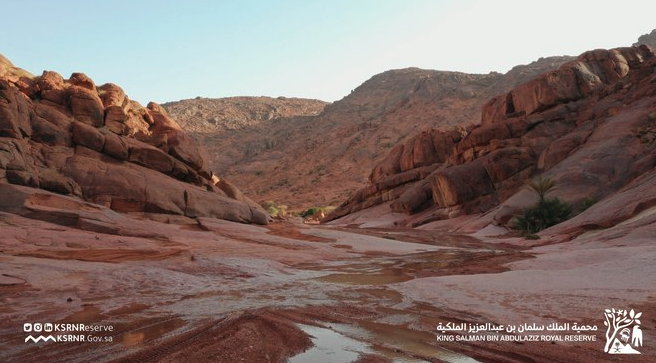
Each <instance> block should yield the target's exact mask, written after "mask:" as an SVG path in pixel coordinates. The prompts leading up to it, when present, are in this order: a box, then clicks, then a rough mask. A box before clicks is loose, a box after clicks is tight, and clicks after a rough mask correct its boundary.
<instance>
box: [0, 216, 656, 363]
mask: <svg viewBox="0 0 656 363" xmlns="http://www.w3.org/2000/svg"><path fill="white" fill-rule="evenodd" d="M135 223H137V222H135ZM143 226H144V230H140V231H135V233H134V235H133V236H125V235H120V236H119V235H106V234H98V233H91V232H87V231H81V230H75V229H70V228H66V227H61V226H55V225H49V224H47V223H44V222H35V221H32V220H28V219H24V218H20V217H16V216H10V215H5V216H3V225H2V229H3V234H2V236H0V250H1V251H2V253H0V275H1V276H2V278H1V279H0V314H1V315H2V317H3V319H2V321H3V322H2V324H1V325H0V360H2V361H3V362H4V361H7V362H28V363H29V362H44V361H48V362H89V361H93V362H205V361H212V362H240V361H243V362H286V361H288V360H289V361H290V362H292V363H299V362H310V361H317V360H319V361H329V360H330V359H334V360H335V361H349V362H351V361H357V362H361V363H365V362H369V363H372V362H373V363H377V362H458V363H465V362H476V361H478V362H559V361H562V362H604V361H614V358H616V356H611V355H607V354H605V353H604V352H603V340H604V337H603V335H604V332H603V331H601V330H599V331H597V332H596V334H597V342H578V343H570V342H556V343H551V342H525V343H517V342H494V343H491V342H438V341H437V336H438V332H437V330H436V326H437V325H438V324H439V323H443V322H465V323H473V324H478V323H486V322H493V323H496V324H509V323H512V324H521V323H522V322H528V323H532V322H538V323H545V322H549V321H553V320H556V321H558V322H563V321H567V322H575V321H576V322H579V323H582V324H596V325H598V326H600V327H603V309H604V308H605V307H611V306H613V307H617V308H621V307H627V308H634V309H637V310H639V311H642V312H643V314H644V317H643V328H644V331H645V336H649V337H650V336H653V331H655V328H656V308H655V306H656V292H655V291H654V286H656V281H655V279H656V267H655V266H654V264H653V263H649V261H652V262H653V261H654V260H656V246H654V247H652V246H651V244H650V243H648V241H643V242H637V243H633V244H632V245H631V246H630V247H627V245H626V244H625V243H623V242H621V241H617V240H610V241H595V240H586V239H581V240H575V241H572V242H568V243H561V244H555V245H545V246H541V247H540V246H534V247H530V246H528V245H527V244H526V243H525V242H524V241H520V240H517V239H507V240H499V239H482V240H480V239H476V238H474V237H471V236H466V235H457V234H448V233H444V232H437V231H425V230H386V229H359V228H355V227H346V226H341V227H328V226H307V225H302V224H295V223H290V222H278V223H275V224H273V225H270V226H268V227H266V228H264V227H259V226H250V225H241V224H235V223H230V222H225V221H219V220H210V219H204V220H200V221H199V223H198V224H197V225H194V224H184V225H175V224H164V223H158V222H153V221H143ZM148 229H152V230H153V231H157V235H156V236H153V237H152V238H148V237H147V233H146V232H147V231H148ZM162 236H166V238H162ZM543 242H544V241H543ZM543 244H544V243H543ZM618 261H621V263H618ZM25 322H44V323H45V322H52V323H85V324H98V325H111V326H112V327H113V328H114V331H112V332H111V333H102V334H100V335H101V336H104V337H111V340H112V341H111V342H102V343H100V342H93V343H90V342H39V343H31V342H29V343H25V342H24V341H23V340H24V339H25V337H26V335H27V333H25V332H23V324H24V323H25ZM645 340H646V342H645V347H643V348H642V350H641V351H642V353H643V354H642V355H640V356H632V357H631V358H632V360H631V361H634V362H650V361H653V358H654V354H655V353H656V349H655V348H654V347H656V344H652V341H651V340H649V341H648V340H647V338H646V339H645ZM324 345H325V346H324ZM327 357H328V358H327Z"/></svg>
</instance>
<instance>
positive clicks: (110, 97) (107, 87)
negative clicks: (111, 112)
mask: <svg viewBox="0 0 656 363" xmlns="http://www.w3.org/2000/svg"><path fill="white" fill-rule="evenodd" d="M98 89H99V90H100V98H101V99H102V103H103V106H104V107H105V108H109V107H111V106H118V107H121V108H123V107H125V106H127V103H128V99H127V97H126V96H125V92H124V91H123V89H122V88H121V87H119V86H117V85H115V84H113V83H105V84H103V85H102V86H100V87H99V88H98Z"/></svg>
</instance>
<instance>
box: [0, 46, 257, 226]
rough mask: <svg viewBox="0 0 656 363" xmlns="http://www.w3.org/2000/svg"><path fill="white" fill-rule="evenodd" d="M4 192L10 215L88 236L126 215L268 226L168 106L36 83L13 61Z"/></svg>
mask: <svg viewBox="0 0 656 363" xmlns="http://www.w3.org/2000/svg"><path fill="white" fill-rule="evenodd" d="M0 189H1V190H2V195H3V198H2V200H0V211H4V212H10V213H14V214H19V215H24V216H30V218H36V219H44V220H48V221H51V222H53V221H54V222H56V223H60V224H65V225H75V226H80V228H83V229H92V230H107V229H112V228H120V224H121V223H117V221H119V220H122V218H123V217H121V216H120V215H119V214H118V213H116V212H119V213H157V214H167V215H172V216H175V215H177V216H181V217H191V218H195V217H214V218H221V219H227V220H232V221H239V222H253V223H260V224H266V223H267V221H268V215H267V214H266V212H264V211H263V210H262V209H261V208H260V207H259V206H258V205H257V204H256V203H254V202H252V201H251V200H250V199H249V198H247V197H245V196H244V195H243V194H242V193H241V192H240V191H239V190H238V189H237V188H236V187H234V186H233V185H232V184H230V183H228V182H227V181H225V180H223V179H221V180H219V178H217V177H216V176H214V175H213V174H212V172H211V171H210V169H209V168H208V164H207V162H206V159H205V156H204V152H203V150H202V148H201V147H199V146H198V145H197V144H196V142H195V141H194V140H193V139H192V138H191V137H189V136H188V135H187V134H186V133H185V132H184V131H182V129H181V128H180V126H179V125H178V124H177V123H176V122H175V121H174V120H173V119H172V118H171V117H170V116H169V115H168V114H167V112H166V111H165V110H164V109H163V108H162V107H161V106H159V105H157V104H155V103H149V104H148V106H147V107H143V106H141V105H140V104H139V103H137V102H135V101H132V100H130V99H129V98H128V97H127V96H126V95H125V92H123V90H122V89H121V88H120V87H118V86H117V85H114V84H111V83H108V84H104V85H102V86H96V85H95V83H94V82H93V80H91V79H90V78H89V77H87V76H86V75H84V74H82V73H74V74H73V75H71V77H70V78H69V79H67V80H66V79H64V78H63V77H62V76H60V75H59V74H57V73H55V72H51V71H45V72H44V73H43V74H42V75H41V76H38V77H34V76H32V75H30V74H29V73H27V72H25V71H23V70H21V69H19V68H16V67H14V66H13V65H12V64H11V62H9V61H8V60H7V59H6V58H4V57H1V58H0ZM126 223H128V222H126ZM123 227H124V226H123Z"/></svg>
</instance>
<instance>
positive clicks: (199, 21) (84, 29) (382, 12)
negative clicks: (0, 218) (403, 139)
mask: <svg viewBox="0 0 656 363" xmlns="http://www.w3.org/2000/svg"><path fill="white" fill-rule="evenodd" d="M0 4H1V7H2V13H3V15H4V16H3V17H2V21H0V34H2V37H1V39H2V40H0V53H1V54H3V55H4V56H5V57H7V58H8V59H9V60H11V61H12V62H13V63H14V65H16V66H18V67H21V68H23V69H26V70H27V71H29V72H31V73H33V74H37V75H39V74H41V72H42V71H43V70H53V71H56V72H58V73H60V74H61V75H62V76H64V78H68V77H69V76H70V74H71V73H73V72H83V73H85V74H87V75H88V76H90V77H91V78H92V79H93V80H94V81H95V82H96V84H98V85H101V84H103V83H107V82H111V83H116V84H118V85H119V86H121V87H122V88H123V89H124V90H125V92H126V93H127V94H128V96H129V97H130V98H131V99H134V100H137V101H139V102H140V103H143V104H146V103H148V102H149V101H155V102H158V103H164V102H168V101H177V100H180V99H187V98H194V97H197V96H201V97H211V98H217V97H230V96H271V97H278V96H284V97H303V98H316V99H321V100H324V101H330V102H332V101H335V100H339V99H341V98H342V97H344V96H346V95H348V94H349V93H350V91H351V90H352V89H354V88H356V87H357V86H359V85H360V84H362V83H363V82H364V81H366V80H367V79H369V78H371V77H372V76H373V75H375V74H378V73H381V72H384V71H386V70H389V69H399V68H407V67H419V68H425V69H437V70H448V71H461V72H467V73H489V72H491V71H496V72H502V73H505V72H507V71H508V70H509V69H511V68H512V67H513V66H515V65H518V64H527V63H530V62H532V61H534V60H537V59H538V58H540V57H546V56H553V55H578V54H580V53H582V52H584V51H586V50H590V49H595V48H613V47H619V46H630V45H631V44H632V43H634V42H635V41H636V40H637V38H638V37H639V36H640V35H642V34H645V33H649V32H650V31H651V30H652V29H654V28H656V22H654V21H653V19H654V14H655V13H656V1H653V0H650V1H631V0H625V1H621V2H618V1H612V2H611V1H606V0H602V1H572V0H567V1H562V0H551V1H530V0H524V1H513V0H497V1H477V0H459V1H455V0H453V1H452V0H350V1H349V0H305V1H301V0H278V1H276V0H268V1H267V0H260V1H256V0H242V1H239V0H233V1H223V0H215V1H209V0H207V1H201V0H187V1H167V0H158V1H151V0H145V1H139V0H130V1H125V0H112V1H107V0H103V1H97V0H58V1H52V0H1V3H0Z"/></svg>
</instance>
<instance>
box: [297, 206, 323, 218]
mask: <svg viewBox="0 0 656 363" xmlns="http://www.w3.org/2000/svg"><path fill="white" fill-rule="evenodd" d="M320 211H321V208H319V207H311V208H308V209H306V210H304V211H303V213H302V214H301V217H303V218H307V217H312V216H313V215H315V214H317V213H319V212H320Z"/></svg>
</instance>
